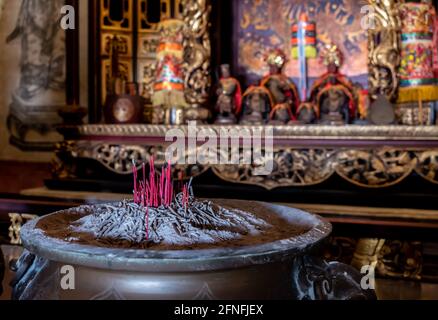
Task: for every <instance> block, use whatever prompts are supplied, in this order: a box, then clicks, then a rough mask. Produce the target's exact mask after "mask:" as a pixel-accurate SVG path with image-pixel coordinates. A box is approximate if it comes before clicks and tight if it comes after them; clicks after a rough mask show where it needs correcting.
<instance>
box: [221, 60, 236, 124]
mask: <svg viewBox="0 0 438 320" xmlns="http://www.w3.org/2000/svg"><path fill="white" fill-rule="evenodd" d="M220 69H221V78H220V80H219V88H218V90H217V95H218V99H217V103H216V111H217V112H218V116H217V118H216V122H215V123H217V124H234V123H236V122H237V117H238V115H239V114H240V112H241V109H242V91H241V88H240V83H239V81H238V80H237V79H235V78H233V77H231V72H230V66H229V65H228V64H223V65H221V67H220Z"/></svg>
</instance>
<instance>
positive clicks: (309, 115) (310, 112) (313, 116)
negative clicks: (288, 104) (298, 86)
mask: <svg viewBox="0 0 438 320" xmlns="http://www.w3.org/2000/svg"><path fill="white" fill-rule="evenodd" d="M318 119H319V109H318V108H317V107H316V105H315V104H313V103H311V102H303V103H302V104H300V106H299V107H298V109H297V122H298V123H299V124H314V123H316V121H317V120H318Z"/></svg>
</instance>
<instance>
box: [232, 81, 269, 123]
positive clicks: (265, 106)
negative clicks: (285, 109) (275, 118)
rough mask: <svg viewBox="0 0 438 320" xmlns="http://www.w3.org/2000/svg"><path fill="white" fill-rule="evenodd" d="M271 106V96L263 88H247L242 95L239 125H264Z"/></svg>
mask: <svg viewBox="0 0 438 320" xmlns="http://www.w3.org/2000/svg"><path fill="white" fill-rule="evenodd" d="M272 104H273V102H272V97H271V94H270V93H269V91H268V90H267V89H266V88H265V87H259V86H251V87H249V88H248V90H246V92H245V93H244V95H243V115H242V118H241V120H240V124H245V125H252V124H255V125H260V124H265V123H266V122H267V121H268V120H269V114H270V112H271V106H272Z"/></svg>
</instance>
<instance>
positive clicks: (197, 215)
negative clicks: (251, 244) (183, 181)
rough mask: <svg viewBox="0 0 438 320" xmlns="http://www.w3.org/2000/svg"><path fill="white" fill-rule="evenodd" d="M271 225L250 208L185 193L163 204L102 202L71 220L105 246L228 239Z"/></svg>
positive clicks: (257, 232) (75, 229) (254, 233)
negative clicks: (231, 206) (234, 207)
mask: <svg viewBox="0 0 438 320" xmlns="http://www.w3.org/2000/svg"><path fill="white" fill-rule="evenodd" d="M270 228H272V226H271V225H270V224H268V223H267V222H266V221H265V220H264V219H262V218H260V217H257V216H255V215H253V214H251V213H249V212H245V211H242V210H238V209H226V208H223V207H219V206H217V205H215V204H213V203H212V202H210V201H198V200H195V199H194V198H193V197H190V198H189V203H188V205H187V203H186V199H185V196H184V194H183V193H180V194H178V195H177V196H176V197H175V200H174V201H173V202H172V203H171V204H170V205H169V206H164V205H162V206H160V207H157V208H154V207H144V206H142V205H139V204H136V203H135V202H128V201H122V202H120V203H118V204H114V205H102V206H96V207H95V209H94V210H93V211H92V212H91V213H90V214H89V215H86V216H84V217H82V218H81V219H79V220H77V221H76V222H74V223H72V225H71V231H73V234H74V233H78V234H83V233H86V234H90V235H92V236H93V237H94V238H95V241H96V242H99V243H100V244H102V245H109V246H122V247H138V248H146V247H154V246H157V245H158V246H192V245H200V244H201V245H202V244H204V245H208V244H210V245H211V244H217V243H225V242H230V241H234V240H239V239H242V238H248V237H251V238H252V237H257V236H259V235H261V234H262V233H263V231H264V230H267V229H270ZM73 234H72V235H73Z"/></svg>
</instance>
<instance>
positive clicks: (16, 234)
mask: <svg viewBox="0 0 438 320" xmlns="http://www.w3.org/2000/svg"><path fill="white" fill-rule="evenodd" d="M36 218H38V216H36V215H32V214H19V213H10V214H9V219H10V221H11V225H10V226H9V239H10V244H12V245H21V237H20V230H21V227H22V226H23V223H25V222H27V221H28V220H32V219H36Z"/></svg>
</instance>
